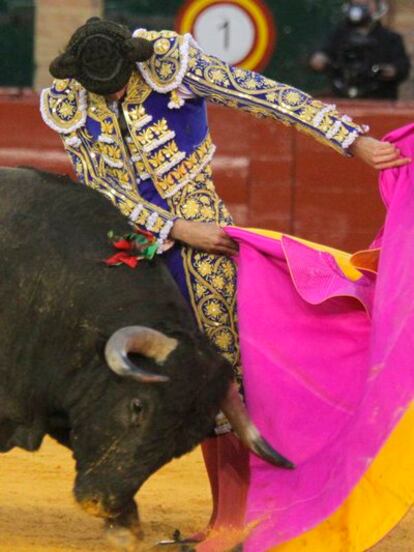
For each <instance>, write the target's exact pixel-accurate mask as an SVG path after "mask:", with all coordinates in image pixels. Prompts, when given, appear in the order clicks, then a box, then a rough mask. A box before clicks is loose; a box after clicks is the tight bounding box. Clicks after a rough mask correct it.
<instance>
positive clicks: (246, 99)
mask: <svg viewBox="0 0 414 552" xmlns="http://www.w3.org/2000/svg"><path fill="white" fill-rule="evenodd" d="M182 83H183V84H184V85H185V86H186V87H187V88H188V89H190V90H191V91H192V92H193V93H194V94H196V95H197V96H203V97H205V98H206V99H207V100H209V101H211V102H214V103H218V104H222V105H227V106H230V107H234V108H236V109H241V110H243V111H248V112H250V113H252V114H253V115H255V116H256V117H259V118H264V117H268V118H272V119H276V120H278V121H280V122H282V123H284V124H286V125H291V126H294V127H296V128H297V129H298V130H300V131H301V132H305V133H307V134H310V135H312V136H313V137H314V138H315V139H317V140H318V141H321V142H323V143H324V144H326V145H328V146H331V147H332V148H334V149H335V150H337V151H339V152H340V153H343V154H347V150H348V148H349V147H350V146H351V144H352V143H353V142H354V141H355V139H356V138H358V136H360V135H362V134H364V133H365V132H367V130H368V128H367V127H365V126H361V125H358V124H355V123H354V122H353V121H352V120H351V119H350V118H349V117H348V116H346V115H341V114H339V113H338V112H337V111H336V109H335V106H334V105H327V104H324V103H323V102H321V101H319V100H315V99H313V98H312V97H311V96H309V95H308V94H306V93H305V92H302V91H300V90H298V89H296V88H293V87H292V86H288V85H286V84H282V83H279V82H276V81H273V80H271V79H269V78H267V77H264V76H263V75H261V74H259V73H255V72H253V71H247V70H245V69H241V68H238V67H233V66H231V65H229V64H227V63H225V62H224V61H222V60H220V59H218V58H216V57H214V56H211V55H207V54H205V53H203V52H202V51H201V50H199V49H198V48H196V47H195V46H194V45H193V46H190V50H189V60H188V68H187V71H186V74H185V76H184V79H183V81H182Z"/></svg>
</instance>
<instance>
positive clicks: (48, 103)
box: [40, 79, 87, 134]
mask: <svg viewBox="0 0 414 552" xmlns="http://www.w3.org/2000/svg"><path fill="white" fill-rule="evenodd" d="M40 112H41V114H42V118H43V120H44V122H45V123H46V124H47V125H48V126H49V127H50V128H51V129H53V130H55V131H57V132H59V133H60V134H69V133H71V132H73V131H75V130H77V129H78V128H81V127H82V126H84V124H85V121H86V113H87V92H86V90H85V89H84V88H83V87H82V86H81V85H80V84H79V83H77V82H76V81H75V80H73V79H65V80H55V81H53V84H52V86H51V87H50V88H45V89H44V90H42V93H41V96H40Z"/></svg>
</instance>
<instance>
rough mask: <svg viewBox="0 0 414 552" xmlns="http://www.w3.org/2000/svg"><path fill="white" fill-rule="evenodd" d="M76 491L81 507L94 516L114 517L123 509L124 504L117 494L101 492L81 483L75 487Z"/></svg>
mask: <svg viewBox="0 0 414 552" xmlns="http://www.w3.org/2000/svg"><path fill="white" fill-rule="evenodd" d="M74 493H75V498H76V500H77V502H78V503H79V505H80V506H81V508H82V509H83V510H85V511H86V512H87V513H88V514H91V515H93V516H96V517H102V518H112V517H115V516H117V515H118V514H119V512H120V511H121V510H122V506H123V504H122V502H121V500H120V498H119V497H117V496H115V495H112V494H103V493H99V492H97V491H96V490H89V489H86V488H84V487H82V486H79V485H77V486H76V487H75V490H74Z"/></svg>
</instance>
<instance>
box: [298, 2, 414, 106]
mask: <svg viewBox="0 0 414 552" xmlns="http://www.w3.org/2000/svg"><path fill="white" fill-rule="evenodd" d="M386 10H387V6H386V4H385V3H384V2H377V1H376V0H365V1H364V0H358V1H354V2H350V3H347V4H345V6H344V13H345V20H344V21H343V22H342V23H340V24H339V25H338V26H337V27H336V28H335V29H334V31H333V32H332V33H331V35H330V36H329V37H328V38H327V40H326V42H325V44H324V45H323V46H322V48H320V49H319V50H318V51H317V52H315V53H314V54H313V55H312V56H311V58H310V62H309V64H310V66H311V67H312V69H314V70H315V71H318V72H324V73H326V74H327V75H328V77H329V78H330V81H331V87H332V92H333V94H334V95H335V96H338V97H345V98H377V99H391V100H394V99H397V97H398V86H399V84H400V83H401V82H402V81H403V80H405V79H406V78H407V77H408V74H409V71H410V61H409V58H408V56H407V53H406V51H405V47H404V43H403V40H402V38H401V36H400V35H399V34H397V33H395V32H393V31H391V30H390V29H388V28H386V27H384V26H383V25H382V24H381V23H380V21H379V19H380V18H381V17H382V15H384V14H385V12H386Z"/></svg>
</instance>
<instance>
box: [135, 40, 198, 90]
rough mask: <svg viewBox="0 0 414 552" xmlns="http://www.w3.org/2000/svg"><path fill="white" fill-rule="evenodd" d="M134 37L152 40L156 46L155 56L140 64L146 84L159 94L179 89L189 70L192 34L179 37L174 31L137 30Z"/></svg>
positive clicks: (192, 42) (192, 41)
mask: <svg viewBox="0 0 414 552" xmlns="http://www.w3.org/2000/svg"><path fill="white" fill-rule="evenodd" d="M134 36H135V37H136V36H138V37H142V38H145V39H147V40H150V41H151V42H153V44H154V55H153V56H152V57H151V58H150V59H149V60H148V61H145V62H142V63H138V67H139V69H140V71H141V74H142V76H143V78H144V79H145V82H146V83H147V84H148V85H149V86H150V87H151V88H152V89H153V90H156V91H157V92H161V93H167V92H171V91H173V90H175V89H176V88H178V87H179V86H180V84H181V82H182V80H183V78H184V76H185V74H186V71H187V68H188V56H189V49H190V45H191V44H194V45H195V43H194V40H193V37H192V36H191V35H190V34H188V33H187V34H185V35H179V34H177V33H175V32H174V31H147V30H146V29H137V30H136V31H135V32H134Z"/></svg>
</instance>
